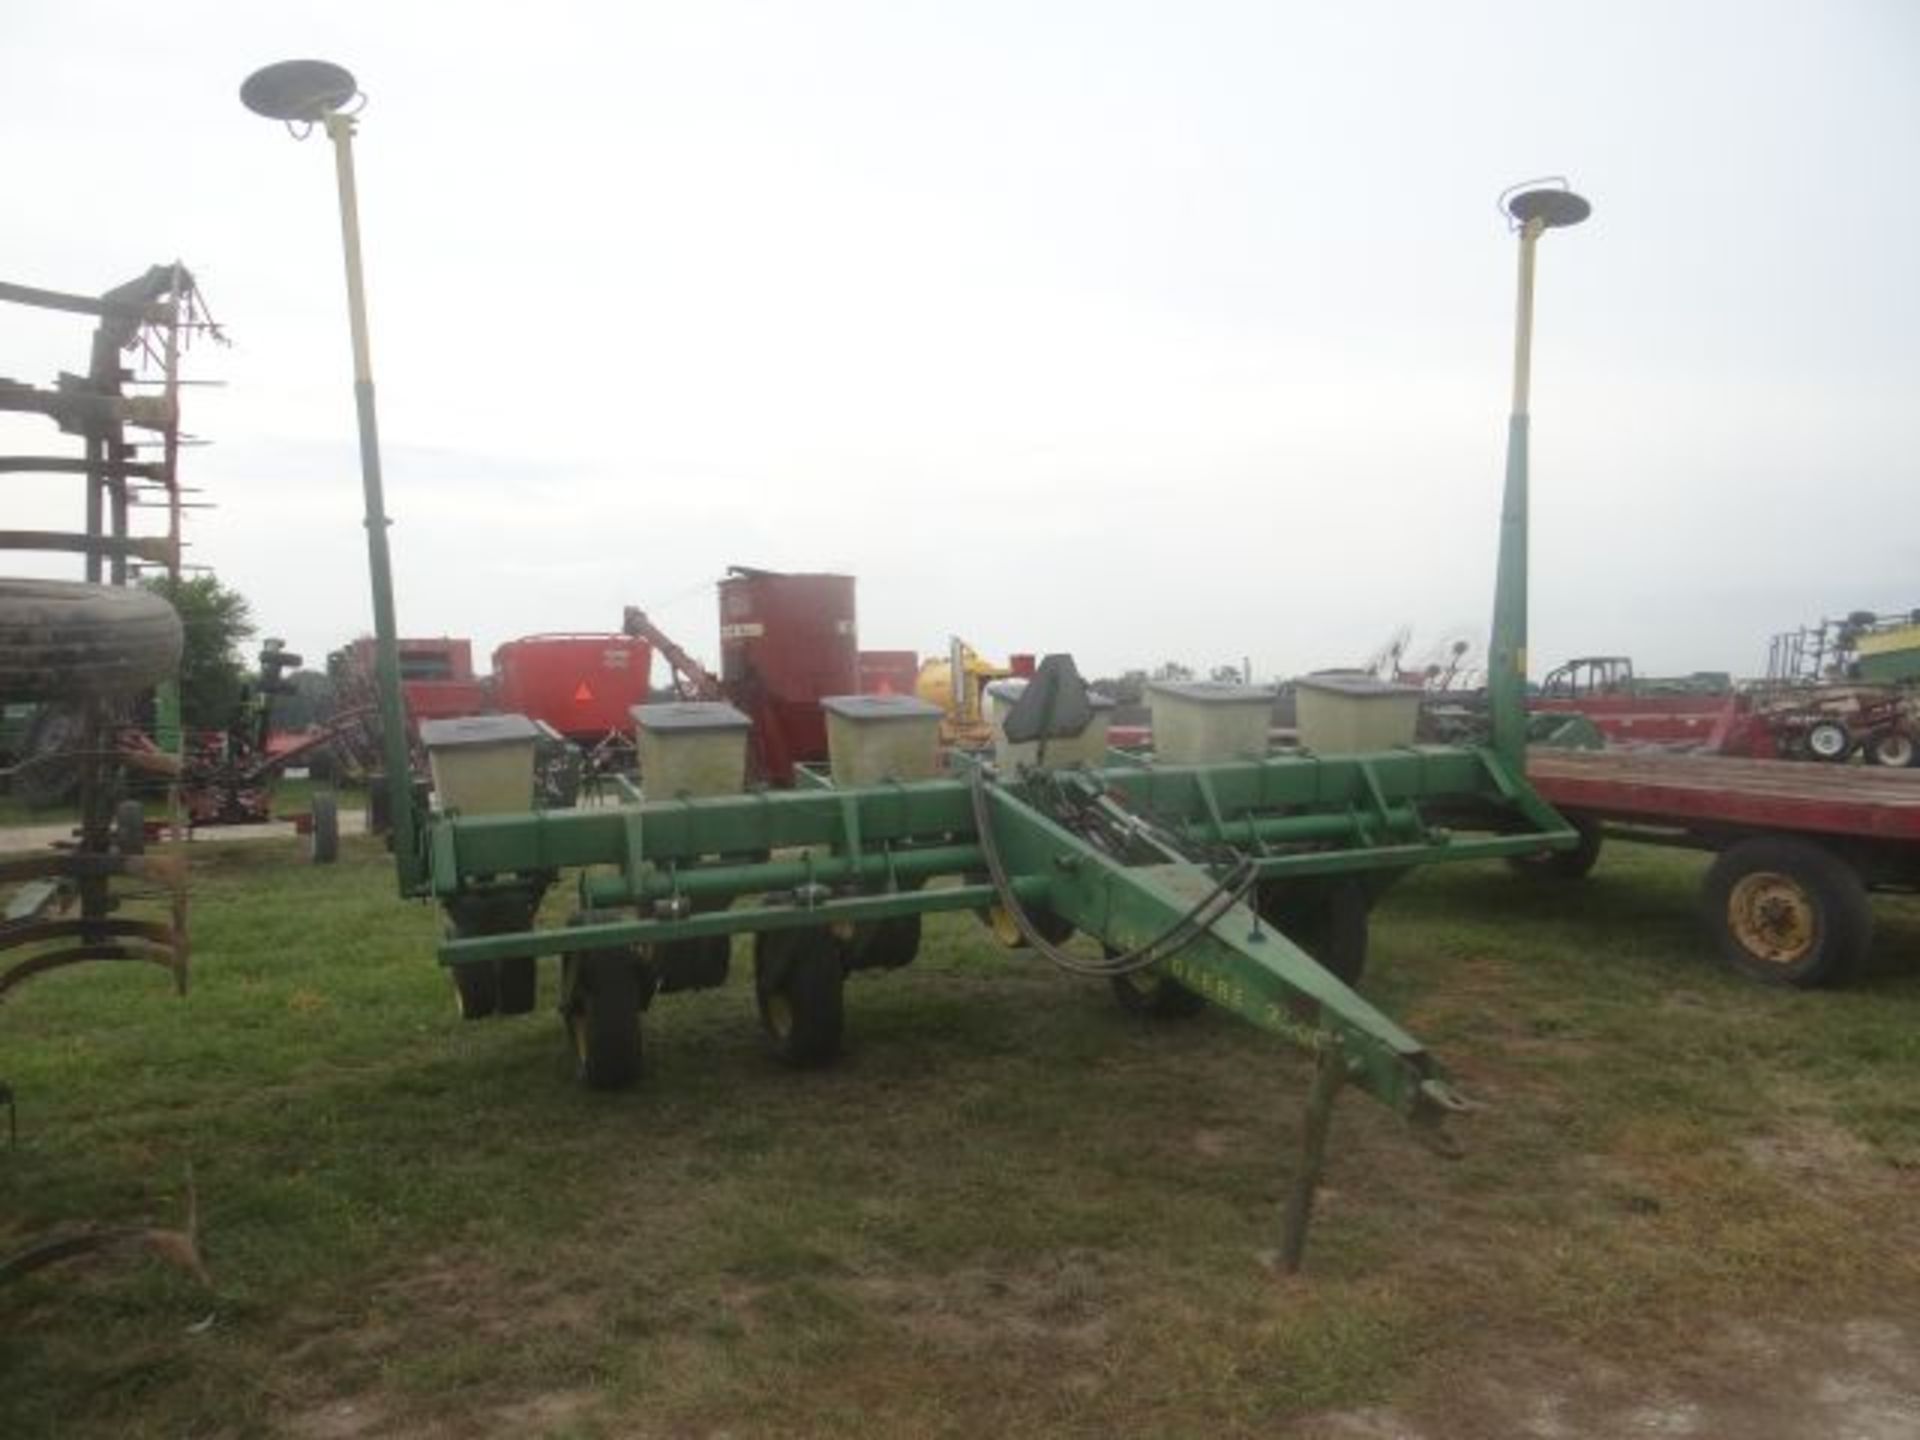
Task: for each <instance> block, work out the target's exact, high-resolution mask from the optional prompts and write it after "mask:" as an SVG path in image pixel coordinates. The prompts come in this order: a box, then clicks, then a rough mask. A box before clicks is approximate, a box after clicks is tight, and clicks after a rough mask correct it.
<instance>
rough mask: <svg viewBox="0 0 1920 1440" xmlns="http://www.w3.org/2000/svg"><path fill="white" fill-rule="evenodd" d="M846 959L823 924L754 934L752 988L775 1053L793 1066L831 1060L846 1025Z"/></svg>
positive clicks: (833, 1057)
mask: <svg viewBox="0 0 1920 1440" xmlns="http://www.w3.org/2000/svg"><path fill="white" fill-rule="evenodd" d="M846 973H847V970H846V960H845V957H844V956H843V955H842V953H841V947H840V943H839V941H837V940H835V939H834V938H833V935H832V934H831V932H829V931H827V930H825V929H823V928H812V929H805V930H768V931H762V932H761V933H759V934H757V935H755V936H754V937H753V993H754V1001H755V1003H756V1004H757V1005H758V1007H759V1010H760V1028H761V1030H762V1031H763V1032H764V1034H765V1035H766V1040H767V1048H768V1049H769V1050H770V1051H772V1053H773V1055H774V1058H775V1059H777V1060H780V1061H781V1062H783V1063H784V1064H787V1065H791V1066H794V1067H795V1068H796V1069H811V1068H813V1067H816V1066H820V1065H826V1064H829V1063H831V1062H832V1061H833V1060H834V1059H835V1058H836V1057H837V1056H838V1055H839V1054H840V1045H841V1039H842V1036H843V1034H844V1032H845V1028H846V1009H845V1004H844V987H845V983H846Z"/></svg>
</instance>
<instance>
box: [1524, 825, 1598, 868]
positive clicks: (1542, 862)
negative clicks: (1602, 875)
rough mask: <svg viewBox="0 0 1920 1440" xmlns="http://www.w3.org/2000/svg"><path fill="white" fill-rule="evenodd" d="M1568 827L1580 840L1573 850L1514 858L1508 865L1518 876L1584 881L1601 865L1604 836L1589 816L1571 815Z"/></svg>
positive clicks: (1545, 852)
mask: <svg viewBox="0 0 1920 1440" xmlns="http://www.w3.org/2000/svg"><path fill="white" fill-rule="evenodd" d="M1566 821H1567V824H1568V825H1570V826H1572V827H1573V833H1574V835H1575V836H1576V837H1577V838H1576V839H1575V841H1574V846H1573V848H1572V849H1571V850H1540V851H1536V852H1535V853H1534V854H1532V855H1510V856H1508V857H1507V865H1508V867H1509V868H1510V869H1512V870H1513V871H1514V873H1515V874H1518V875H1528V876H1533V877H1535V878H1539V879H1547V880H1584V879H1586V878H1587V876H1589V875H1591V874H1592V873H1593V867H1594V866H1595V865H1598V864H1599V863H1600V848H1601V844H1602V841H1603V839H1604V837H1603V836H1602V835H1601V833H1600V822H1599V821H1597V820H1590V819H1588V818H1587V817H1586V816H1585V815H1569V816H1567V817H1566Z"/></svg>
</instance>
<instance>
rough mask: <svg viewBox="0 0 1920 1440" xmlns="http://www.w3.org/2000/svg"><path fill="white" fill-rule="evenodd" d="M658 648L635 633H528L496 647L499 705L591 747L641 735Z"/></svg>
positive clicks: (496, 703)
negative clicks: (638, 708) (640, 708)
mask: <svg viewBox="0 0 1920 1440" xmlns="http://www.w3.org/2000/svg"><path fill="white" fill-rule="evenodd" d="M652 670H653V647H652V646H650V645H649V644H648V643H647V642H646V641H645V640H643V639H641V638H639V637H637V636H633V635H598V634H590V635H528V636H525V637H523V638H522V639H519V640H510V641H508V642H507V643H506V644H504V645H502V646H500V647H499V648H498V649H496V650H495V651H494V652H493V700H494V707H495V708H497V709H499V710H503V711H506V712H508V713H510V714H517V715H525V716H526V717H527V718H528V719H529V720H537V721H540V722H542V723H544V724H546V725H548V726H551V727H552V728H553V729H554V730H555V731H557V732H558V733H560V734H561V735H564V736H566V738H567V739H569V740H572V741H574V742H575V743H576V744H579V745H584V746H587V747H589V748H591V747H594V746H597V745H601V744H604V743H605V742H606V741H607V740H608V738H609V737H613V736H624V737H627V738H631V737H632V735H633V717H632V715H631V714H630V713H629V712H630V711H631V710H632V708H633V707H634V706H635V705H644V704H645V703H646V701H647V695H648V689H649V680H650V676H651V674H652Z"/></svg>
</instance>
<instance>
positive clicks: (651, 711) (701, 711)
mask: <svg viewBox="0 0 1920 1440" xmlns="http://www.w3.org/2000/svg"><path fill="white" fill-rule="evenodd" d="M627 713H628V714H630V715H632V716H633V723H634V724H636V725H638V726H639V727H640V728H641V729H642V730H651V731H653V732H654V733H655V734H656V735H657V734H661V733H663V732H665V731H669V730H749V729H751V728H752V727H753V722H752V721H751V720H749V719H748V718H747V717H746V716H745V715H742V714H741V713H740V712H739V711H738V710H736V709H734V708H733V706H731V705H729V704H727V702H726V701H724V700H668V701H664V702H662V703H661V704H658V705H635V706H634V707H633V708H632V709H631V710H629V711H628V712H627Z"/></svg>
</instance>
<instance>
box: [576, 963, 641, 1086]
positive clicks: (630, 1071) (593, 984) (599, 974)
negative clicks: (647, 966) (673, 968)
mask: <svg viewBox="0 0 1920 1440" xmlns="http://www.w3.org/2000/svg"><path fill="white" fill-rule="evenodd" d="M561 963H562V966H563V969H564V972H565V973H564V975H563V977H562V981H561V985H562V989H563V991H564V992H565V997H566V998H565V1001H564V1003H563V1005H562V1009H561V1015H562V1018H563V1019H564V1020H565V1021H566V1024H567V1036H568V1038H569V1039H570V1040H571V1041H572V1042H573V1058H574V1075H575V1076H576V1077H577V1078H578V1079H579V1081H580V1083H581V1084H583V1085H585V1086H586V1087H587V1088H588V1089H589V1090H624V1089H625V1088H626V1087H627V1086H629V1085H631V1084H633V1082H634V1081H636V1080H638V1079H639V1078H640V1000H641V986H640V974H639V970H638V962H637V961H636V960H635V959H634V956H633V952H632V951H630V950H588V951H585V952H583V953H581V954H577V955H568V956H565V957H564V958H563V960H562V962H561Z"/></svg>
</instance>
